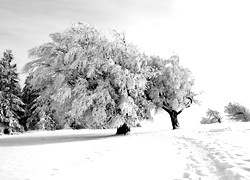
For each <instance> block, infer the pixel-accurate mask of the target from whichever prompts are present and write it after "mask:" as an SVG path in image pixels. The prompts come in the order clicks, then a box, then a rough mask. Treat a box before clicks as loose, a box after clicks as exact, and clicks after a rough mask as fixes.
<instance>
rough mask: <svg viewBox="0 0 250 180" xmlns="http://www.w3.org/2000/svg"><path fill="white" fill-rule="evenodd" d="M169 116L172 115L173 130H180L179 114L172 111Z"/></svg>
mask: <svg viewBox="0 0 250 180" xmlns="http://www.w3.org/2000/svg"><path fill="white" fill-rule="evenodd" d="M168 113H169V115H170V118H171V123H172V127H173V130H174V129H179V128H180V124H179V121H178V118H177V116H178V114H179V113H178V112H176V111H175V110H171V111H168Z"/></svg>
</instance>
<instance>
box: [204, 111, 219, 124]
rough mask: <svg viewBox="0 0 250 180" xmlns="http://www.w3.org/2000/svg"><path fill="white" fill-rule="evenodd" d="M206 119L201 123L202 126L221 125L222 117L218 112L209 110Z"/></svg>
mask: <svg viewBox="0 0 250 180" xmlns="http://www.w3.org/2000/svg"><path fill="white" fill-rule="evenodd" d="M206 115H207V116H206V117H203V118H202V120H201V121H200V123H201V124H212V123H221V120H222V116H221V115H220V113H219V112H218V111H216V110H212V109H208V110H207V113H206Z"/></svg>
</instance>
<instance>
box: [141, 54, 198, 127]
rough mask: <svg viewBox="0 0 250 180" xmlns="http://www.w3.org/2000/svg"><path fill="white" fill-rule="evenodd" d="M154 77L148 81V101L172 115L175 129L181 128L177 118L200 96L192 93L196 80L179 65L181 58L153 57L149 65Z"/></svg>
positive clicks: (175, 56)
mask: <svg viewBox="0 0 250 180" xmlns="http://www.w3.org/2000/svg"><path fill="white" fill-rule="evenodd" d="M148 65H149V67H150V70H151V73H152V76H150V78H149V80H148V87H147V90H146V92H145V93H146V95H147V99H148V100H150V101H151V102H152V103H153V104H154V105H155V106H156V108H157V109H163V110H165V111H166V112H168V114H169V115H170V118H171V122H172V127H173V129H178V128H179V121H178V119H177V116H178V115H179V114H180V113H181V112H183V110H184V109H186V108H189V107H190V106H191V105H192V104H193V103H196V104H199V102H198V101H197V100H196V99H195V96H196V95H198V94H196V93H195V92H193V91H192V88H193V85H194V78H193V76H192V75H191V72H190V70H189V69H187V68H184V67H182V66H181V65H180V64H179V57H178V56H177V55H174V56H172V57H171V58H170V59H168V60H166V59H161V58H159V57H152V58H151V60H150V61H149V63H148Z"/></svg>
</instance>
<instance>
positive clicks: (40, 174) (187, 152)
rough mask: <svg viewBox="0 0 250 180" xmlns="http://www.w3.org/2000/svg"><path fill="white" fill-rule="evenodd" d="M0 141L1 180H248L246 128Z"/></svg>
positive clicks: (67, 133)
mask: <svg viewBox="0 0 250 180" xmlns="http://www.w3.org/2000/svg"><path fill="white" fill-rule="evenodd" d="M114 133H115V130H79V131H72V130H62V131H54V132H34V133H30V134H23V135H18V136H15V135H14V136H1V137H0V160H1V163H0V179H7V180H9V179H10V180H12V179H13V180H15V179H17V180H19V179H20V180H28V179H30V180H33V179H60V180H61V179H83V178H84V179H90V180H91V179H111V180H112V179H116V180H117V179H121V180H123V179H124V180H125V179H126V180H127V179H170V180H171V179H173V180H181V179H191V180H196V179H197V180H199V179H201V180H213V179H215V180H217V179H218V180H249V179H250V148H249V139H248V138H249V137H250V123H241V124H234V123H228V124H216V125H204V126H200V127H199V128H197V129H180V130H177V131H172V130H163V128H162V127H161V128H160V129H156V128H153V129H150V128H149V127H146V128H134V129H132V133H131V135H129V136H113V134H114Z"/></svg>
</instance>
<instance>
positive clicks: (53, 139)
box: [0, 133, 117, 147]
mask: <svg viewBox="0 0 250 180" xmlns="http://www.w3.org/2000/svg"><path fill="white" fill-rule="evenodd" d="M114 137H117V136H116V135H115V133H98V134H96V133H90V134H66V135H64V134H61V135H51V136H50V135H37V136H32V135H31V136H29V135H27V136H22V135H20V136H15V137H7V138H0V147H6V146H32V145H44V144H55V143H67V142H80V141H93V140H101V139H107V138H114Z"/></svg>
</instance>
